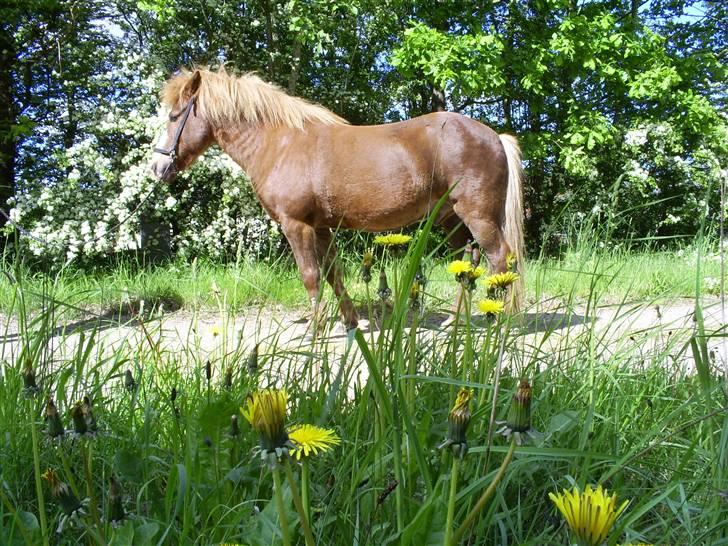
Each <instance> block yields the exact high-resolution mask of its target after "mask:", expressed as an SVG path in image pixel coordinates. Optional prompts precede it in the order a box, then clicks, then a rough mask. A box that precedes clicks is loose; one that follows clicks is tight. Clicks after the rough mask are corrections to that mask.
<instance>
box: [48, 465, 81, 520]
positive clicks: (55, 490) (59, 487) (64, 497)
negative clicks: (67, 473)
mask: <svg viewBox="0 0 728 546" xmlns="http://www.w3.org/2000/svg"><path fill="white" fill-rule="evenodd" d="M41 477H42V478H43V479H44V480H45V481H47V482H48V487H50V490H51V495H53V497H54V498H55V499H56V500H57V501H58V504H59V505H60V507H61V510H63V513H64V514H66V515H67V516H70V515H71V514H73V513H74V512H76V511H77V510H79V509H80V508H81V502H80V501H79V500H78V498H77V497H76V495H74V494H73V492H72V491H71V489H70V488H69V487H68V485H66V484H65V483H64V482H62V481H61V480H60V479H59V478H58V474H57V473H56V471H55V470H53V469H52V468H49V469H48V470H46V471H45V472H44V473H43V475H42V476H41Z"/></svg>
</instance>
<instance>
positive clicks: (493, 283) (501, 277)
mask: <svg viewBox="0 0 728 546" xmlns="http://www.w3.org/2000/svg"><path fill="white" fill-rule="evenodd" d="M518 279H519V276H518V273H513V271H506V272H505V273H495V274H493V275H490V276H488V277H486V278H485V280H484V281H483V282H484V283H485V285H486V286H487V287H488V288H490V289H493V288H507V287H508V286H510V285H511V284H513V283H514V282H516V281H517V280H518Z"/></svg>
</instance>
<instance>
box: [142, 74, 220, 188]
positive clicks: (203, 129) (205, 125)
mask: <svg viewBox="0 0 728 546" xmlns="http://www.w3.org/2000/svg"><path fill="white" fill-rule="evenodd" d="M201 80H202V76H201V74H200V71H199V70H196V71H195V72H194V73H192V74H190V73H183V74H180V75H178V76H176V77H174V78H172V79H171V80H170V81H168V82H167V84H166V86H165V90H164V92H163V96H164V101H165V102H166V103H167V104H168V106H169V107H170V113H169V123H168V124H167V131H166V133H165V134H164V135H163V136H162V138H161V140H160V141H159V143H158V144H157V147H156V148H154V159H153V161H152V172H153V173H154V176H156V177H157V178H159V179H160V180H164V181H166V182H168V181H170V180H172V179H173V178H174V177H175V176H177V174H178V173H179V172H181V171H183V170H184V169H186V168H187V167H188V166H189V165H190V164H191V163H192V162H193V161H194V160H195V159H197V157H199V156H200V154H202V153H203V152H204V151H205V150H206V149H207V148H208V146H210V144H212V142H213V134H212V127H211V125H210V123H209V122H208V121H207V120H206V119H205V118H204V117H203V116H200V115H198V101H197V97H198V91H199V89H200V82H201Z"/></svg>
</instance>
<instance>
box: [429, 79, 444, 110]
mask: <svg viewBox="0 0 728 546" xmlns="http://www.w3.org/2000/svg"><path fill="white" fill-rule="evenodd" d="M430 97H431V102H432V111H433V112H444V111H445V91H444V90H443V89H440V88H439V87H437V86H436V85H433V86H432V94H431V95H430Z"/></svg>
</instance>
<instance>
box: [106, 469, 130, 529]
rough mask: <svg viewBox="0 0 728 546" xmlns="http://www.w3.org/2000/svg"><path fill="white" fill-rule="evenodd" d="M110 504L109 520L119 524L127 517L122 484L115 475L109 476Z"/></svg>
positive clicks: (113, 523)
mask: <svg viewBox="0 0 728 546" xmlns="http://www.w3.org/2000/svg"><path fill="white" fill-rule="evenodd" d="M109 505H110V509H109V512H110V514H109V521H111V524H112V525H117V524H119V523H120V522H121V521H122V520H123V519H124V518H125V517H126V512H124V505H123V504H122V499H121V486H120V485H119V482H118V481H116V479H115V478H114V476H111V477H110V478H109Z"/></svg>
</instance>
